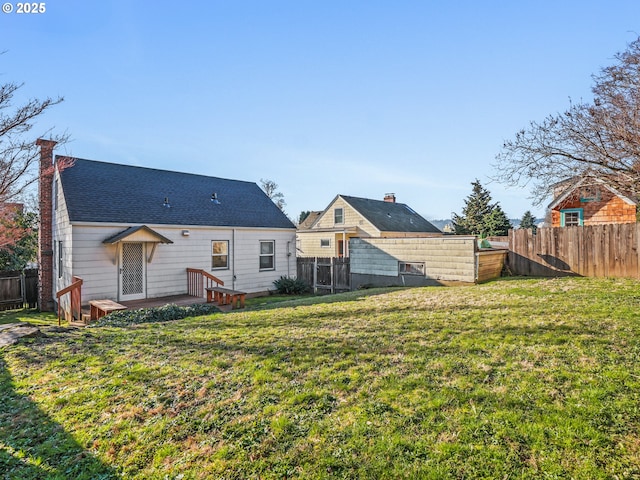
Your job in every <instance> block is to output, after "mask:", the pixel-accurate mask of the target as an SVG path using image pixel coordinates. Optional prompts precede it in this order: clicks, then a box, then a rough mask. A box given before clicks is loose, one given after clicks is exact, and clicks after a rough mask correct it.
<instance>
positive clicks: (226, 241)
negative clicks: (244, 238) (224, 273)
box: [211, 240, 229, 270]
mask: <svg viewBox="0 0 640 480" xmlns="http://www.w3.org/2000/svg"><path fill="white" fill-rule="evenodd" d="M216 243H220V244H225V245H226V248H225V250H226V251H225V253H216V252H215V250H214V249H215V244H216ZM222 257H226V265H225V266H224V267H216V266H214V264H213V259H214V258H222ZM211 270H229V240H211Z"/></svg>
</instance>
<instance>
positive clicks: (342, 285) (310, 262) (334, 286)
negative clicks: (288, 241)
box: [297, 257, 351, 293]
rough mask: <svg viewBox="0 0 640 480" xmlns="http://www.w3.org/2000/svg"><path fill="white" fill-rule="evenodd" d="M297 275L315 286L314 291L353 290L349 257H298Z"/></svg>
mask: <svg viewBox="0 0 640 480" xmlns="http://www.w3.org/2000/svg"><path fill="white" fill-rule="evenodd" d="M297 267H298V268H297V276H298V278H299V279H300V280H302V281H304V282H305V283H307V284H308V285H310V286H311V287H312V288H313V291H314V293H318V292H325V293H326V292H331V293H335V292H338V291H349V290H351V270H350V262H349V258H335V257H309V258H298V260H297Z"/></svg>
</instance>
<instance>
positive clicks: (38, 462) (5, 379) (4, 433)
mask: <svg viewBox="0 0 640 480" xmlns="http://www.w3.org/2000/svg"><path fill="white" fill-rule="evenodd" d="M0 398H1V399H2V401H1V402H0V474H1V476H2V478H6V479H23V478H33V479H39V478H74V479H95V478H100V479H110V478H119V476H118V475H117V472H116V470H115V469H113V468H112V467H110V466H108V465H106V464H104V463H102V462H101V461H100V460H99V459H98V458H96V457H95V456H94V455H93V454H91V453H90V452H88V451H87V450H85V449H84V448H83V447H82V446H81V445H80V444H78V442H77V441H76V440H75V439H74V438H73V437H72V436H71V435H70V434H69V433H67V432H66V431H65V430H64V428H63V427H62V426H61V425H60V424H59V423H57V422H55V421H54V420H53V419H52V418H51V417H50V416H49V415H48V414H46V413H44V412H43V411H42V410H41V409H40V408H39V407H38V405H37V404H35V403H34V402H33V401H32V400H31V399H30V398H29V397H28V396H26V395H22V394H20V393H18V392H16V390H15V385H14V382H13V378H12V376H11V373H10V372H9V368H8V366H7V363H6V361H5V360H4V358H3V356H2V354H1V353H0Z"/></svg>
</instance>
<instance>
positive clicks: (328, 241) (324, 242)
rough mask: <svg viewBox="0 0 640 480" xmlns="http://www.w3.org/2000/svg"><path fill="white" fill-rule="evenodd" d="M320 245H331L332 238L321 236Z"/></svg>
mask: <svg viewBox="0 0 640 480" xmlns="http://www.w3.org/2000/svg"><path fill="white" fill-rule="evenodd" d="M320 246H321V247H322V248H325V247H331V239H329V238H321V239H320Z"/></svg>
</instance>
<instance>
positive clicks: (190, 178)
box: [51, 159, 296, 310]
mask: <svg viewBox="0 0 640 480" xmlns="http://www.w3.org/2000/svg"><path fill="white" fill-rule="evenodd" d="M52 191H53V195H52V196H53V199H52V200H53V201H52V203H53V205H51V209H52V226H53V232H52V238H53V242H52V243H53V248H52V255H51V258H52V263H53V265H52V267H53V268H52V277H53V282H52V283H53V285H52V287H53V288H52V290H53V292H52V295H53V297H54V298H55V292H58V291H60V290H62V289H63V288H65V287H67V286H69V285H70V284H71V283H72V280H73V277H80V278H82V280H83V285H82V303H83V304H86V303H87V302H89V301H90V300H97V299H110V300H114V301H126V300H135V299H142V298H156V297H163V296H169V295H180V294H186V293H187V288H188V287H187V271H186V269H187V268H195V269H202V270H204V271H206V272H209V273H211V274H212V275H215V276H216V277H217V278H219V279H221V280H222V281H224V285H225V287H228V288H232V289H235V290H241V291H245V292H247V293H257V292H265V291H268V290H272V289H273V288H274V287H273V281H274V280H277V279H278V278H279V277H280V276H283V275H284V276H295V273H296V265H295V226H294V225H293V224H292V223H291V221H290V220H289V219H288V218H287V217H286V215H284V213H283V212H281V211H280V210H279V209H278V208H277V207H276V205H275V204H274V203H273V202H272V201H271V200H270V199H269V198H268V197H267V196H266V194H265V193H264V192H263V191H262V190H261V189H260V188H259V187H258V186H257V185H256V184H255V183H253V182H243V181H238V180H228V179H221V178H217V177H206V176H201V175H192V174H185V173H179V172H169V171H164V170H156V169H150V168H141V167H133V166H127V165H118V164H112V163H105V162H96V161H92V160H84V159H74V161H73V165H72V166H70V167H67V168H65V169H64V170H62V171H56V173H55V175H54V178H53V186H52ZM68 302H69V300H68V296H66V298H65V297H63V298H61V301H60V303H61V305H62V307H63V308H64V309H65V310H66V309H67V308H68Z"/></svg>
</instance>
